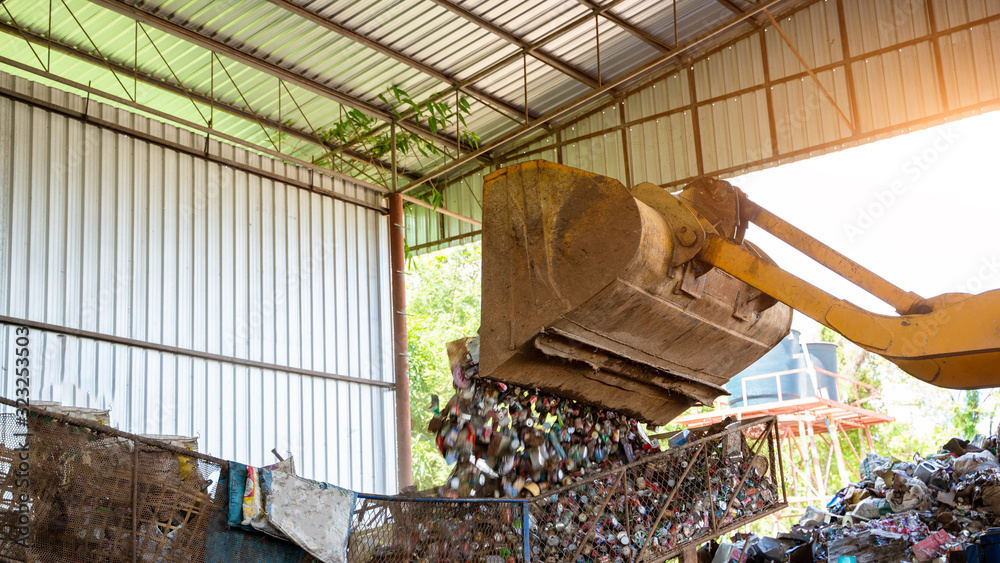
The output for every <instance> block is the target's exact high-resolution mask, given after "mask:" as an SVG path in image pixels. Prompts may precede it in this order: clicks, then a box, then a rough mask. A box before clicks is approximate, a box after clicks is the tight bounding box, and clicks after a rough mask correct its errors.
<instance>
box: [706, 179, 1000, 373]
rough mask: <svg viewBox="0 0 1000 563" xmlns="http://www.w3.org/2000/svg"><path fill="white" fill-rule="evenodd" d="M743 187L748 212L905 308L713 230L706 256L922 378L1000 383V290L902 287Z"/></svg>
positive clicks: (795, 244) (743, 202) (791, 242)
mask: <svg viewBox="0 0 1000 563" xmlns="http://www.w3.org/2000/svg"><path fill="white" fill-rule="evenodd" d="M734 189H736V188H734ZM737 193H738V194H739V197H740V199H741V207H742V209H743V210H744V212H745V215H744V216H745V218H747V219H749V220H750V221H751V222H753V223H754V224H756V225H758V226H760V227H761V228H763V229H764V230H766V231H768V232H770V233H771V234H773V235H775V236H777V237H778V238H780V239H781V240H783V241H785V242H786V243H788V244H789V245H791V246H792V247H794V248H796V249H798V250H800V251H801V252H803V253H804V254H806V255H807V256H809V257H811V258H813V259H814V260H816V261H818V262H819V263H821V264H823V265H824V266H826V267H828V268H829V269H831V270H832V271H834V272H836V273H837V274H839V275H840V276H841V277H844V278H845V279H848V280H850V281H851V282H853V283H855V285H857V286H859V287H861V288H863V289H865V290H866V291H868V292H869V293H871V294H872V295H874V296H876V297H878V298H880V299H882V300H883V301H885V302H886V303H889V304H890V305H892V306H894V307H895V308H896V310H897V312H899V315H895V316H890V315H878V314H875V313H871V312H869V311H867V310H865V309H862V308H860V307H858V306H857V305H855V304H853V303H851V302H849V301H845V300H843V299H838V298H836V297H834V296H833V295H830V294H829V293H827V292H825V291H823V290H821V289H819V288H817V287H816V286H814V285H812V284H809V283H808V282H806V281H803V280H802V279H799V278H798V277H796V276H793V275H792V274H790V273H788V272H786V271H785V270H782V269H781V268H779V267H777V266H775V265H774V264H770V263H768V262H765V261H763V260H761V259H760V258H758V257H756V256H754V255H752V254H749V253H747V252H746V251H745V250H743V249H742V248H741V247H740V246H738V245H736V244H734V243H733V242H732V241H729V240H726V239H725V238H723V237H721V236H718V235H711V236H710V237H709V238H708V241H707V242H706V244H705V245H704V246H703V248H702V250H701V253H700V254H699V258H700V259H701V260H704V261H705V262H706V263H708V264H711V265H713V266H715V267H717V268H720V269H722V270H724V271H726V272H728V273H730V274H731V275H733V276H735V277H737V278H739V279H740V280H743V281H744V282H746V283H748V284H750V285H752V286H754V287H756V288H758V289H760V290H761V291H763V292H765V293H767V294H768V295H771V296H772V297H774V298H776V299H778V300H779V301H781V302H782V303H786V304H788V305H789V306H791V307H792V308H794V309H796V310H797V311H800V312H802V313H803V314H805V315H807V316H808V317H810V318H812V319H813V320H815V321H817V322H819V323H820V324H822V325H824V326H827V327H830V328H831V329H833V330H835V331H837V332H839V333H840V334H842V335H843V336H844V337H845V338H847V339H848V340H850V341H852V342H854V343H855V344H857V345H858V346H860V347H862V348H864V349H866V350H868V351H871V352H875V353H876V354H879V355H881V356H883V357H885V358H886V359H887V360H889V361H891V362H893V363H894V364H896V365H898V366H899V367H900V368H902V369H903V371H905V372H906V373H909V374H910V375H912V376H914V377H916V378H918V379H922V380H923V381H926V382H928V383H932V384H934V385H937V386H939V387H948V388H952V389H976V388H982V387H994V386H997V385H1000V290H994V291H989V292H986V293H983V294H980V295H970V294H963V293H948V294H944V295H940V296H937V297H934V298H932V299H924V298H922V297H920V296H919V295H916V294H914V293H909V292H904V291H903V290H901V289H899V288H898V287H896V286H894V285H892V284H891V283H889V282H887V281H886V280H884V279H882V278H881V277H879V276H877V275H875V274H874V273H872V272H870V271H868V270H867V269H865V268H864V267H862V266H860V265H859V264H857V263H855V262H853V261H852V260H850V259H849V258H847V257H845V256H843V255H841V254H839V253H837V252H836V251H834V250H832V249H830V248H829V247H827V246H825V245H823V244H822V243H820V242H819V241H817V240H815V239H814V238H812V237H810V236H809V235H807V234H806V233H804V232H802V231H800V230H798V229H796V228H795V227H793V226H792V225H790V224H788V223H786V222H785V221H783V220H781V219H780V218H778V217H775V216H774V215H773V214H771V213H770V212H768V211H767V210H766V209H763V208H761V207H760V206H758V205H756V204H755V203H753V202H751V201H750V200H749V199H747V198H746V196H745V195H744V194H743V193H742V192H739V191H738V190H737Z"/></svg>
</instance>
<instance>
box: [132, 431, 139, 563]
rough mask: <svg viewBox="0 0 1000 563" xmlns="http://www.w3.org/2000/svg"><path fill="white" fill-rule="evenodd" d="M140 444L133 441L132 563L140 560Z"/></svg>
mask: <svg viewBox="0 0 1000 563" xmlns="http://www.w3.org/2000/svg"><path fill="white" fill-rule="evenodd" d="M138 519H139V442H136V441H135V440H132V563H136V561H138V560H139V531H138V527H139V525H138Z"/></svg>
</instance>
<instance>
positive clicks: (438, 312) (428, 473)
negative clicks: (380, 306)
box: [406, 242, 482, 490]
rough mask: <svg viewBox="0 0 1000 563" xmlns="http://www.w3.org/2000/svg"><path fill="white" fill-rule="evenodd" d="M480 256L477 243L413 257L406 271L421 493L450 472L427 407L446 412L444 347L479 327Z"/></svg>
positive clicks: (417, 474) (415, 455)
mask: <svg viewBox="0 0 1000 563" xmlns="http://www.w3.org/2000/svg"><path fill="white" fill-rule="evenodd" d="M481 257H482V246H481V245H480V243H478V242H477V243H473V244H468V245H465V246H461V247H458V248H451V249H448V250H444V251H441V252H436V253H434V254H430V255H425V256H418V257H414V258H412V259H411V260H410V262H409V266H408V269H407V283H406V294H407V307H406V313H407V321H408V345H409V354H410V410H411V420H410V422H411V424H412V425H413V482H414V485H415V486H416V487H417V488H418V489H421V490H422V489H427V488H431V487H436V486H438V485H440V484H441V483H442V482H444V479H445V478H446V477H447V476H448V473H449V472H450V469H449V468H448V466H447V465H445V463H444V459H443V458H442V457H441V454H440V452H439V451H438V449H437V445H436V444H435V442H434V436H433V435H432V434H431V433H429V432H427V423H428V422H429V421H430V419H431V417H432V416H433V413H432V412H431V411H430V410H429V409H428V407H429V406H430V404H431V396H432V395H438V396H439V397H440V400H441V406H442V407H443V406H444V404H445V403H446V402H447V401H448V399H449V398H451V395H452V382H451V370H450V369H449V367H448V353H447V351H446V350H445V345H446V344H447V343H448V342H451V341H452V340H456V339H458V338H462V337H465V336H473V335H475V333H476V331H477V330H478V328H479V299H480V297H479V295H480V287H481V280H482V275H481V268H480V264H481Z"/></svg>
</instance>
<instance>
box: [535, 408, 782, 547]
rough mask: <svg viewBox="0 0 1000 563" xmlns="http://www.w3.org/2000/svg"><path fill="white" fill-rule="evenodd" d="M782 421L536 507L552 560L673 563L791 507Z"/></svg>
mask: <svg viewBox="0 0 1000 563" xmlns="http://www.w3.org/2000/svg"><path fill="white" fill-rule="evenodd" d="M775 432H776V430H775V425H774V423H773V419H764V420H760V421H753V422H747V423H743V424H739V425H737V426H735V427H733V428H731V429H730V430H726V431H725V432H722V433H720V434H716V435H714V436H712V437H709V438H705V439H702V440H698V441H696V442H693V443H691V444H686V445H684V446H681V447H678V448H673V449H670V450H667V451H665V452H662V453H660V454H655V455H653V456H650V457H648V458H644V459H642V460H640V461H637V462H635V463H632V464H629V465H626V466H623V467H621V468H618V469H615V470H612V471H609V472H607V473H603V474H599V475H596V476H593V477H591V478H590V479H588V480H587V481H584V482H582V483H577V484H574V485H572V486H571V487H568V488H563V489H558V490H555V491H552V492H551V493H548V494H546V496H544V497H541V498H539V499H537V500H536V501H535V502H533V503H532V507H531V514H532V518H533V528H532V538H531V539H532V547H531V551H532V556H533V557H536V558H538V559H539V560H542V561H574V562H576V561H588V562H589V561H594V562H599V561H618V560H621V561H644V562H645V561H663V560H666V559H669V558H671V557H675V556H677V555H678V554H679V553H680V552H681V551H682V550H683V549H684V548H685V547H687V546H688V545H692V544H699V543H703V542H705V541H707V540H708V539H710V538H714V537H717V536H719V535H721V534H723V533H725V532H727V531H729V530H732V529H734V528H737V527H739V526H741V525H743V524H746V523H749V522H752V521H753V520H756V519H758V518H760V517H762V516H764V515H766V514H769V513H771V512H775V511H777V510H780V509H781V508H784V506H786V503H785V502H784V500H785V499H784V487H783V484H782V482H781V481H780V475H781V471H780V468H778V467H776V465H775V463H776V462H777V460H776V459H775V457H774V452H775V450H774V447H773V446H774V444H775V439H776V433H775Z"/></svg>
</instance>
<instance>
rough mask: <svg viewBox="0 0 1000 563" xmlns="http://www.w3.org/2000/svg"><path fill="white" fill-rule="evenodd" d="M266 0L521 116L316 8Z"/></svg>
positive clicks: (517, 113) (509, 106)
mask: <svg viewBox="0 0 1000 563" xmlns="http://www.w3.org/2000/svg"><path fill="white" fill-rule="evenodd" d="M267 1H268V2H270V3H272V4H274V5H275V6H278V7H280V8H283V9H285V10H288V11H289V12H292V13H293V14H295V15H297V16H299V17H301V18H303V19H306V20H309V21H310V22H312V23H315V24H316V25H319V26H322V27H325V28H326V29H329V30H330V31H332V32H334V33H336V34H338V35H342V36H344V37H346V38H348V39H350V40H352V41H356V42H358V43H361V44H362V45H364V46H366V47H368V48H370V49H374V50H375V51H378V52H379V53H382V54H383V55H386V56H389V57H392V58H393V59H395V60H397V61H399V62H401V63H403V64H405V65H407V66H409V67H411V68H414V69H416V70H419V71H420V72H422V73H424V74H426V75H428V76H432V77H434V78H436V79H438V80H440V81H441V82H445V83H447V84H450V85H452V86H457V87H458V88H459V89H460V90H461V91H463V92H465V93H466V94H468V95H470V96H472V97H474V98H476V99H477V100H479V101H480V102H482V103H483V104H485V105H487V106H489V107H492V108H493V109H494V110H496V111H497V112H499V113H502V114H503V113H506V114H510V115H512V116H515V117H518V118H523V117H524V108H520V107H517V106H514V105H512V104H510V103H509V102H507V101H505V100H502V99H500V98H498V97H496V96H494V95H493V94H490V93H488V92H485V91H483V90H480V89H478V88H473V87H472V86H462V85H461V82H460V81H459V80H458V79H457V78H455V77H454V76H451V75H449V74H446V73H444V72H442V71H440V70H437V69H436V68H434V67H432V66H430V65H427V64H425V63H422V62H420V61H418V60H416V59H414V58H412V57H409V56H407V55H404V54H403V53H400V52H399V51H396V50H395V49H392V48H391V47H389V46H387V45H385V44H383V43H380V42H378V41H376V40H374V39H372V38H370V37H368V36H366V35H362V34H361V33H359V32H358V31H355V30H353V29H351V28H349V27H347V26H345V25H343V24H340V23H337V22H335V21H333V20H330V19H327V18H325V17H323V16H321V15H319V14H317V13H316V12H313V11H310V10H307V9H305V8H303V7H301V6H299V5H298V4H295V3H293V2H290V1H289V0H267ZM529 115H530V116H531V117H536V115H535V114H534V113H533V112H530V111H529ZM518 120H520V119H518Z"/></svg>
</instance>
